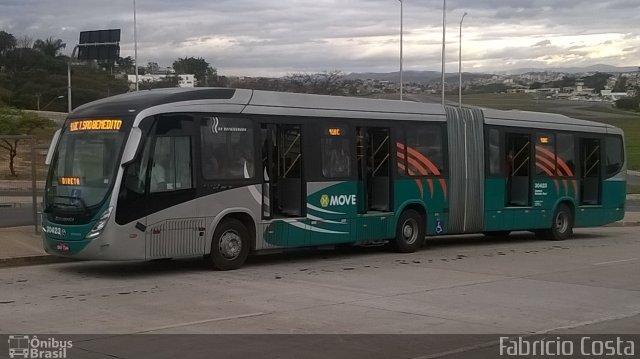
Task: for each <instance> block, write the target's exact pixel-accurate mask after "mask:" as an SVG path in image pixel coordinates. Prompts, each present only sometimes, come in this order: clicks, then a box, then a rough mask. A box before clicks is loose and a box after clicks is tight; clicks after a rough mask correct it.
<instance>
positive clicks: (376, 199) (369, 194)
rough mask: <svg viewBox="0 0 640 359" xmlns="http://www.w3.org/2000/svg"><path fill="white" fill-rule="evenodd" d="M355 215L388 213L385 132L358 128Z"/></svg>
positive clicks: (387, 138)
mask: <svg viewBox="0 0 640 359" xmlns="http://www.w3.org/2000/svg"><path fill="white" fill-rule="evenodd" d="M356 131H357V134H356V139H357V145H356V151H357V152H356V157H357V161H358V200H357V202H358V203H359V204H358V212H359V213H367V212H389V211H391V188H392V183H391V171H390V169H391V167H390V160H391V157H390V151H391V144H390V143H391V141H390V131H389V128H380V127H358V128H357V130H356Z"/></svg>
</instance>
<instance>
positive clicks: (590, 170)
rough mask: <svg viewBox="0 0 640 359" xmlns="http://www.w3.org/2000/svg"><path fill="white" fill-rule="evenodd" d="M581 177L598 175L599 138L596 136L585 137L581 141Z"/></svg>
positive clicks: (599, 165) (595, 176)
mask: <svg viewBox="0 0 640 359" xmlns="http://www.w3.org/2000/svg"><path fill="white" fill-rule="evenodd" d="M581 151H582V157H581V160H582V177H583V178H589V177H591V178H599V177H600V167H601V166H602V165H601V163H600V140H599V139H596V138H585V139H584V140H583V141H582V149H581Z"/></svg>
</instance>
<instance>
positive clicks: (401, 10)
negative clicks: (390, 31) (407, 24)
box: [398, 0, 404, 101]
mask: <svg viewBox="0 0 640 359" xmlns="http://www.w3.org/2000/svg"><path fill="white" fill-rule="evenodd" d="M398 1H400V101H402V86H403V81H402V35H403V33H404V31H403V21H402V20H403V9H402V5H403V4H402V0H398Z"/></svg>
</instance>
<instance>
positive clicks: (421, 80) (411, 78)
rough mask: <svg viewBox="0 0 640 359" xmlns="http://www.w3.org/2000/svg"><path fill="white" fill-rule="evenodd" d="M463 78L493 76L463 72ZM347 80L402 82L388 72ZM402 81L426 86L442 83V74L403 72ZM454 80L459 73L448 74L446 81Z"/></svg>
mask: <svg viewBox="0 0 640 359" xmlns="http://www.w3.org/2000/svg"><path fill="white" fill-rule="evenodd" d="M462 75H463V77H464V78H465V80H466V79H475V78H489V77H491V76H493V75H491V74H481V73H469V72H463V73H462ZM345 79H347V80H378V81H390V82H395V83H397V82H399V81H400V72H399V71H396V72H387V73H379V72H352V73H350V74H348V75H346V76H345ZM402 80H403V81H404V82H405V83H417V84H422V85H426V84H428V83H430V82H440V72H438V71H403V72H402ZM452 80H455V81H458V74H457V73H447V74H446V78H445V81H446V82H450V81H452Z"/></svg>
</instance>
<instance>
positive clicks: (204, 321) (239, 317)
mask: <svg viewBox="0 0 640 359" xmlns="http://www.w3.org/2000/svg"><path fill="white" fill-rule="evenodd" d="M264 314H267V313H264V312H256V313H248V314H240V315H232V316H229V317H221V318H213V319H205V320H197V321H195V322H186V323H177V324H170V325H165V326H162V327H155V328H150V329H145V330H141V331H136V332H135V334H140V333H148V332H155V331H158V330H163V329H171V328H179V327H186V326H189V325H196V324H204V323H213V322H221V321H223V320H231V319H241V318H248V317H256V316H259V315H264Z"/></svg>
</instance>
